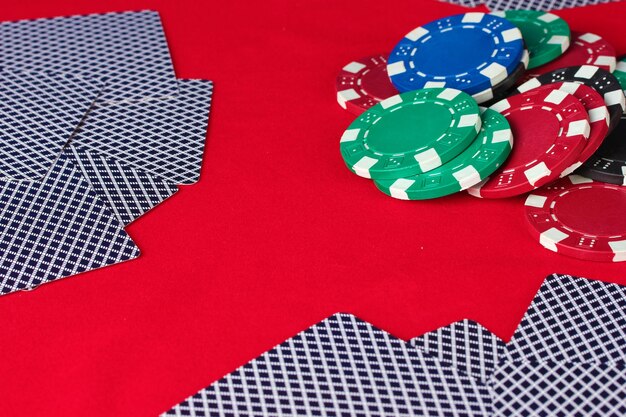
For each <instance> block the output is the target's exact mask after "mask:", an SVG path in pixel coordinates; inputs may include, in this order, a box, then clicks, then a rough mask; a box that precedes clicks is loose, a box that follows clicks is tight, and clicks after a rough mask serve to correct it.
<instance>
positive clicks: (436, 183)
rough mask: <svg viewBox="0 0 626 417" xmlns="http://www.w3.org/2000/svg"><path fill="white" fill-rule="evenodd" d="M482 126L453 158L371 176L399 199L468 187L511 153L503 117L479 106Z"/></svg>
mask: <svg viewBox="0 0 626 417" xmlns="http://www.w3.org/2000/svg"><path fill="white" fill-rule="evenodd" d="M481 111H482V115H481V119H482V128H481V129H480V132H479V133H478V136H476V139H474V141H473V142H472V143H471V144H470V145H469V146H468V147H467V148H466V149H465V150H464V151H463V152H462V153H461V154H460V155H459V156H457V157H456V158H454V159H453V160H451V161H450V162H448V163H446V164H443V165H442V166H440V167H439V168H436V169H434V170H432V171H429V172H426V173H424V174H419V175H414V176H411V177H404V178H398V179H395V180H374V183H375V184H376V186H377V187H378V189H379V190H381V191H382V192H383V193H385V194H387V195H389V196H391V197H394V198H398V199H401V200H426V199H430V198H438V197H443V196H446V195H450V194H453V193H456V192H459V191H462V190H465V189H467V188H469V187H472V186H474V185H476V184H478V183H479V182H481V181H482V180H483V179H484V178H486V177H488V176H489V175H491V174H492V173H493V172H494V171H495V170H496V169H498V168H499V167H500V166H501V165H502V163H503V162H504V161H506V159H507V158H508V156H509V155H510V153H511V149H512V146H513V134H512V132H511V127H510V126H509V122H507V120H506V118H505V117H504V116H503V115H501V114H500V113H498V112H497V111H495V110H491V109H485V108H481Z"/></svg>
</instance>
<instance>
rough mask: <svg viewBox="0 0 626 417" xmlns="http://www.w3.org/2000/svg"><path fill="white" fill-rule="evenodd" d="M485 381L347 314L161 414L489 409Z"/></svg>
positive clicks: (472, 412) (426, 413)
mask: <svg viewBox="0 0 626 417" xmlns="http://www.w3.org/2000/svg"><path fill="white" fill-rule="evenodd" d="M490 408H491V407H490V397H489V394H488V390H487V389H486V387H485V386H484V385H482V384H481V383H479V382H478V381H476V380H475V379H474V378H471V377H469V376H467V375H465V374H464V373H461V372H458V371H457V370H456V369H455V368H453V367H448V366H442V365H441V364H440V363H439V361H437V360H436V359H435V358H433V357H431V356H429V355H427V354H425V353H423V352H422V351H420V350H418V349H415V348H413V347H411V346H410V345H409V344H407V343H406V342H404V341H402V340H400V339H397V338H395V337H393V336H391V335H389V334H388V333H386V332H384V331H382V330H379V329H377V328H375V327H373V326H371V325H370V324H368V323H365V322H363V321H361V320H359V319H357V318H356V317H354V316H352V315H349V314H336V315H334V316H331V317H330V318H328V319H326V320H324V321H322V322H320V323H318V324H316V325H314V326H312V327H310V328H309V329H307V330H305V331H304V332H302V333H299V334H298V335H296V336H294V337H293V338H291V339H288V340H287V341H286V342H284V343H282V344H280V345H278V346H276V347H275V348H274V349H272V350H270V351H268V352H266V353H264V354H263V355H261V356H259V357H258V358H256V359H254V360H252V361H250V362H249V363H248V364H246V365H244V366H242V367H241V368H239V369H237V370H235V371H233V372H232V373H231V374H229V375H227V376H225V377H224V378H222V379H220V380H219V381H217V382H215V383H213V384H212V385H210V386H209V387H207V388H205V389H203V390H201V391H200V392H198V393H197V394H195V395H193V396H191V397H189V398H187V399H186V400H184V401H183V402H181V403H180V404H178V405H177V406H175V407H174V408H172V409H171V410H169V411H167V412H166V413H165V414H163V416H224V417H226V416H229V417H236V416H247V417H252V416H259V417H260V416H264V417H269V416H314V415H317V416H381V417H382V416H422V417H430V416H438V417H440V416H456V417H470V416H473V417H477V416H488V415H490Z"/></svg>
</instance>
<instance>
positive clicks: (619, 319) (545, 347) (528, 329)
mask: <svg viewBox="0 0 626 417" xmlns="http://www.w3.org/2000/svg"><path fill="white" fill-rule="evenodd" d="M507 352H508V354H509V355H510V359H511V360H516V361H520V360H528V361H548V360H550V361H562V362H595V363H617V364H620V363H621V364H625V363H626V287H622V286H620V285H617V284H609V283H605V282H601V281H592V280H587V279H583V278H572V277H570V276H567V275H553V276H550V277H548V278H547V279H546V280H545V281H544V283H543V285H542V286H541V288H540V289H539V291H538V292H537V295H536V296H535V298H534V299H533V301H532V303H531V305H530V307H529V308H528V311H527V312H526V314H525V315H524V317H523V319H522V322H521V323H520V325H519V327H518V328H517V330H516V331H515V333H514V334H513V337H512V339H511V341H510V342H509V343H508V344H507Z"/></svg>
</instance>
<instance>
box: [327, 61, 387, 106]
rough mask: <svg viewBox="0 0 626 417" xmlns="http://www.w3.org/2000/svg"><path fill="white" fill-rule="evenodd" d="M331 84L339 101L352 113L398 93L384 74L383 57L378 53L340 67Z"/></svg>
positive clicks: (385, 69)
mask: <svg viewBox="0 0 626 417" xmlns="http://www.w3.org/2000/svg"><path fill="white" fill-rule="evenodd" d="M335 86H336V89H337V102H338V103H339V105H340V106H341V107H343V108H344V109H346V110H348V111H350V112H351V113H354V114H356V115H359V114H361V113H363V112H364V111H365V110H367V109H369V108H370V107H372V106H373V105H374V104H376V103H379V102H380V101H382V100H384V99H386V98H389V97H391V96H394V95H396V94H398V91H397V90H396V88H395V87H394V86H393V84H391V81H390V80H389V76H388V75H387V59H386V58H385V57H384V56H382V55H372V56H369V57H366V58H362V59H359V60H358V61H352V62H350V63H349V64H348V65H346V66H345V67H343V68H342V70H341V72H340V73H339V75H338V76H337V80H336V82H335Z"/></svg>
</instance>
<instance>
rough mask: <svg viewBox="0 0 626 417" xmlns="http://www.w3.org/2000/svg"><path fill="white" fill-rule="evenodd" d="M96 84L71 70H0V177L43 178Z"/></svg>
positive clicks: (90, 100)
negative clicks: (71, 72)
mask: <svg viewBox="0 0 626 417" xmlns="http://www.w3.org/2000/svg"><path fill="white" fill-rule="evenodd" d="M1 44H2V45H4V39H2V43H1ZM100 88H101V85H100V83H99V82H96V81H94V80H89V79H83V78H81V77H79V76H75V75H72V74H64V75H61V74H53V73H49V72H32V73H25V72H15V71H11V70H7V69H3V70H0V179H15V180H40V179H42V178H43V176H44V175H45V174H46V173H47V172H48V170H50V168H51V167H52V164H53V163H54V161H55V160H56V159H57V158H58V156H59V154H60V153H61V151H62V150H63V146H65V144H66V143H67V141H68V140H69V139H70V136H71V135H72V132H74V130H75V129H76V127H77V126H78V124H79V123H80V121H81V120H82V118H83V117H84V115H85V114H86V113H87V110H88V109H89V108H90V107H91V105H92V104H93V102H94V100H95V99H96V96H97V95H98V92H99V91H100Z"/></svg>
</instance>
